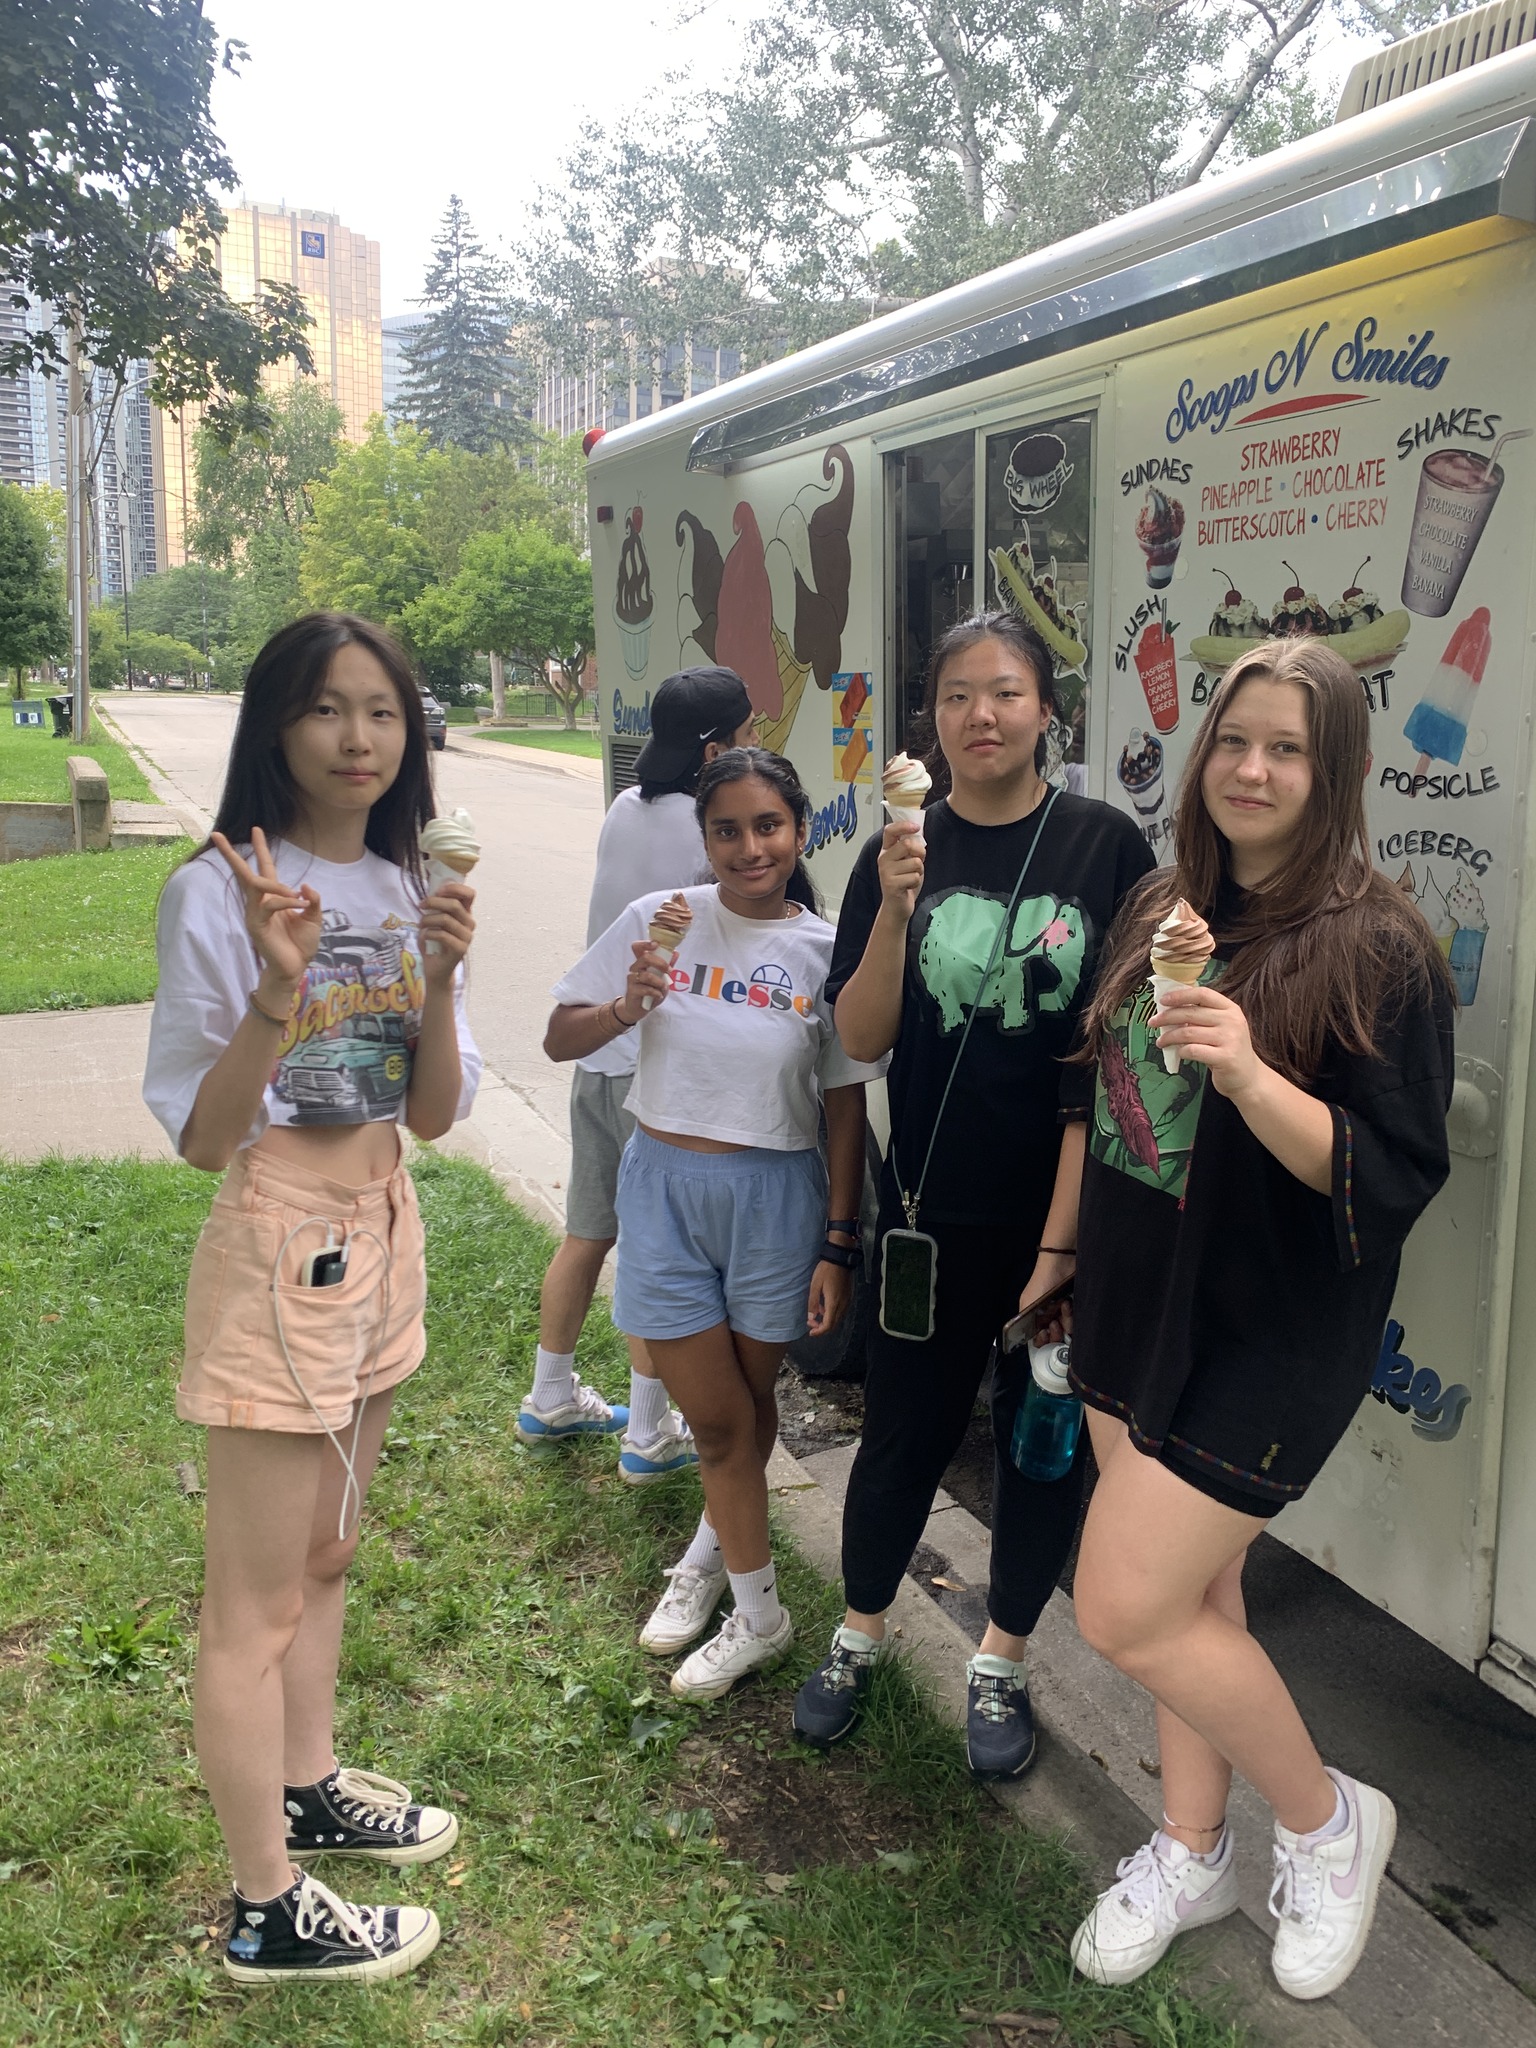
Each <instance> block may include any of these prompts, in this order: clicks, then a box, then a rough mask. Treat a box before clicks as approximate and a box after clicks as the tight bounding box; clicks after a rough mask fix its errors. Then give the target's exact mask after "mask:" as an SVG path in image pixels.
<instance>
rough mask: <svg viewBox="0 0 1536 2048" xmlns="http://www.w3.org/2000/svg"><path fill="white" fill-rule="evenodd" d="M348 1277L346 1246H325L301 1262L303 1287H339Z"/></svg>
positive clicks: (300, 1273) (300, 1281)
mask: <svg viewBox="0 0 1536 2048" xmlns="http://www.w3.org/2000/svg"><path fill="white" fill-rule="evenodd" d="M346 1277H347V1248H346V1246H345V1245H344V1244H331V1245H323V1246H322V1247H321V1249H320V1250H319V1251H317V1252H308V1253H306V1255H305V1256H304V1258H303V1259H302V1260H301V1261H300V1262H299V1285H300V1286H301V1287H339V1286H340V1285H341V1283H342V1281H343V1280H345V1279H346Z"/></svg>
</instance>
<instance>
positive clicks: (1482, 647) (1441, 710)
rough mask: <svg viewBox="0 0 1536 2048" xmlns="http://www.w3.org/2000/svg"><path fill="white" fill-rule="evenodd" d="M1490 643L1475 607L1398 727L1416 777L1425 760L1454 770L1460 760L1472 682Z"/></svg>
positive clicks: (1479, 676)
mask: <svg viewBox="0 0 1536 2048" xmlns="http://www.w3.org/2000/svg"><path fill="white" fill-rule="evenodd" d="M1491 647H1492V640H1491V637H1490V635H1489V631H1488V609H1487V606H1486V605H1479V606H1478V608H1477V610H1476V611H1475V612H1473V613H1472V614H1471V615H1470V616H1469V617H1468V618H1465V619H1463V620H1462V622H1461V624H1460V625H1459V626H1458V627H1457V628H1456V630H1455V632H1454V633H1453V634H1452V635H1451V642H1450V645H1449V646H1448V647H1447V648H1446V650H1445V653H1444V654H1443V655H1442V656H1441V658H1440V666H1439V668H1438V669H1436V671H1435V673H1434V676H1433V678H1432V679H1431V681H1430V684H1429V687H1428V688H1427V689H1426V690H1425V692H1424V695H1423V696H1422V697H1421V698H1420V699H1419V701H1418V703H1417V704H1415V705H1414V707H1413V709H1412V711H1410V712H1409V714H1408V723H1407V724H1406V725H1405V726H1404V727H1403V737H1404V738H1405V739H1406V740H1407V741H1408V742H1409V744H1410V745H1411V746H1414V747H1417V749H1418V752H1419V760H1418V766H1417V767H1416V768H1415V770H1414V773H1415V774H1416V775H1422V774H1423V773H1424V771H1425V770H1426V769H1427V768H1428V766H1429V764H1430V762H1431V761H1444V762H1446V763H1447V764H1448V765H1449V766H1450V767H1452V768H1454V767H1455V766H1456V765H1457V763H1458V762H1459V761H1460V760H1461V750H1462V748H1463V747H1464V746H1465V745H1466V743H1467V726H1468V724H1469V723H1470V721H1471V717H1472V707H1473V705H1474V704H1475V703H1476V701H1477V686H1478V684H1479V683H1480V682H1481V681H1482V680H1483V670H1484V669H1485V668H1486V667H1487V666H1488V655H1489V651H1490V649H1491Z"/></svg>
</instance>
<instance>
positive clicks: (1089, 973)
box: [827, 793, 1153, 1230]
mask: <svg viewBox="0 0 1536 2048" xmlns="http://www.w3.org/2000/svg"><path fill="white" fill-rule="evenodd" d="M923 831H924V838H925V840H926V842H927V854H926V859H925V863H924V869H923V886H922V889H921V891H920V893H919V895H918V899H917V907H916V909H915V911H914V913H913V916H912V921H911V923H910V924H909V925H908V927H907V934H906V968H905V973H904V977H903V982H902V999H901V1029H900V1031H899V1033H898V1035H897V1039H896V1043H895V1046H894V1048H893V1050H892V1057H891V1070H890V1073H889V1075H888V1076H887V1086H888V1089H889V1096H890V1107H891V1131H892V1149H893V1154H894V1159H895V1168H896V1172H897V1175H898V1177H899V1178H900V1179H901V1181H902V1183H903V1185H904V1186H905V1187H906V1188H907V1190H908V1191H912V1190H915V1188H916V1185H917V1182H918V1179H919V1177H920V1175H921V1173H922V1167H923V1157H924V1154H925V1153H926V1151H927V1148H928V1142H929V1139H930V1137H931V1136H932V1135H933V1131H934V1125H935V1122H936V1120H937V1119H938V1113H939V1103H940V1101H941V1099H942V1097H943V1094H944V1089H945V1086H946V1084H947V1082H948V1081H949V1077H950V1072H951V1069H952V1068H954V1065H955V1053H956V1050H957V1048H958V1046H959V1044H960V1036H961V1032H962V1031H963V1029H964V1025H965V1019H966V1016H967V1015H968V1013H969V1011H970V1007H971V1005H972V1003H973V1002H975V1001H976V999H977V996H978V994H979V995H980V997H981V1007H980V1010H979V1011H978V1014H977V1018H976V1023H975V1027H974V1029H973V1030H972V1032H971V1035H970V1037H969V1039H968V1040H967V1041H966V1046H965V1052H964V1055H963V1056H962V1058H961V1061H960V1065H959V1067H958V1069H957V1070H955V1083H954V1088H953V1090H952V1092H951V1094H950V1097H949V1103H948V1106H947V1108H946V1109H945V1111H944V1116H943V1122H942V1124H941V1125H940V1127H939V1132H938V1138H937V1141H936V1143H935V1145H934V1149H933V1161H932V1164H931V1165H930V1167H929V1169H928V1176H927V1179H926V1181H925V1183H924V1187H923V1201H922V1213H923V1215H924V1216H927V1217H929V1218H930V1219H931V1220H932V1221H933V1222H936V1223H987V1224H994V1225H995V1224H999V1223H1008V1224H1017V1225H1018V1226H1019V1227H1020V1228H1021V1229H1025V1230H1028V1229H1035V1228H1037V1227H1038V1225H1039V1224H1041V1223H1042V1222H1043V1221H1044V1219H1045V1212H1046V1210H1047V1209H1048V1208H1049V1206H1050V1198H1051V1187H1052V1183H1053V1182H1054V1179H1055V1174H1056V1160H1057V1156H1058V1153H1059V1150H1060V1143H1061V1135H1060V1126H1061V1121H1062V1117H1063V1115H1064V1114H1066V1115H1069V1116H1079V1115H1086V1114H1087V1112H1088V1107H1089V1103H1090V1100H1091V1097H1092V1092H1093V1077H1092V1073H1091V1071H1090V1070H1089V1069H1088V1068H1086V1067H1080V1066H1067V1065H1066V1064H1065V1062H1066V1060H1067V1056H1068V1055H1069V1054H1070V1052H1071V1051H1072V1048H1073V1045H1074V1043H1075V1039H1076V1034H1077V1025H1078V1018H1079V1017H1080V1015H1081V1013H1082V1008H1083V1004H1084V1002H1085V1001H1086V1000H1087V998H1088V995H1089V993H1090V992H1091V990H1092V986H1093V977H1094V975H1095V973H1096V972H1097V970H1098V961H1099V950H1100V948H1101V946H1102V944H1103V940H1104V934H1105V932H1106V931H1107V930H1108V929H1109V926H1110V923H1111V921H1112V920H1113V918H1114V915H1115V912H1116V910H1117V909H1118V908H1119V906H1120V902H1121V899H1122V897H1123V896H1124V895H1125V893H1126V891H1127V890H1128V889H1129V888H1130V887H1131V885H1132V884H1133V883H1134V882H1136V881H1138V880H1139V879H1140V877H1141V876H1142V875H1143V874H1145V873H1146V872H1147V870H1148V869H1149V868H1150V867H1151V866H1152V865H1153V861H1152V856H1151V854H1150V852H1149V851H1148V849H1147V845H1146V841H1145V840H1144V839H1143V838H1142V836H1141V834H1140V832H1139V831H1138V830H1137V828H1136V826H1135V824H1134V823H1133V822H1132V820H1131V819H1129V818H1126V817H1124V816H1122V815H1121V813H1120V812H1118V811H1115V810H1112V809H1111V808H1110V807H1109V805H1108V804H1102V803H1098V802H1096V801H1094V800H1093V799H1092V798H1090V797H1077V796H1072V795H1070V794H1067V793H1063V794H1062V795H1060V796H1058V797H1057V799H1056V802H1055V805H1054V806H1053V808H1052V810H1051V811H1050V813H1049V815H1048V816H1047V817H1045V819H1044V821H1043V823H1042V820H1041V818H1040V817H1039V816H1038V815H1037V814H1035V813H1031V815H1030V816H1028V817H1026V818H1020V819H1018V820H1016V821H1015V822H1014V823H1013V824H1010V825H975V824H972V823H971V822H970V820H968V819H965V818H961V817H959V816H957V815H956V813H955V812H954V811H952V810H951V809H950V807H949V804H948V803H947V802H940V803H937V804H934V805H931V806H930V808H929V809H928V811H927V812H926V814H925V818H924V827H923ZM1037 831H1038V832H1039V834H1040V844H1039V850H1038V851H1037V852H1036V854H1035V855H1034V858H1033V860H1032V861H1031V863H1030V867H1029V872H1028V874H1027V875H1026V877H1025V880H1024V894H1023V897H1022V899H1021V901H1020V902H1019V903H1018V904H1017V905H1016V906H1015V908H1014V912H1013V916H1012V918H1011V919H1010V920H1009V928H1008V931H1007V932H1006V934H1005V935H1004V942H1003V946H1002V949H1001V952H1000V954H999V957H998V960H997V964H996V965H995V966H994V968H993V970H992V973H991V974H990V975H989V976H988V977H987V986H986V988H985V989H984V990H983V989H982V987H981V980H982V974H983V972H984V970H985V968H986V965H987V961H988V959H989V958H990V957H991V954H992V948H993V945H994V943H995V942H996V939H997V936H998V931H999V928H1000V926H1001V924H1002V922H1003V919H1004V917H1005V916H1006V915H1007V911H1008V904H1009V901H1010V899H1011V898H1012V896H1013V893H1014V890H1015V888H1016V887H1017V885H1018V881H1019V871H1020V869H1021V868H1022V867H1023V864H1024V860H1025V856H1026V855H1027V854H1028V853H1029V850H1030V847H1031V846H1032V845H1033V843H1034V839H1035V834H1036V832H1037ZM879 856H880V841H879V840H878V839H877V838H876V839H870V840H868V841H867V842H866V843H865V845H864V846H863V847H861V848H860V851H859V857H858V859H857V861H856V862H855V863H854V870H853V874H852V877H851V878H850V880H849V884H848V889H847V893H846V894H845V895H844V898H843V907H842V913H841V915H840V916H839V918H838V925H837V943H836V946H835V948H834V950H833V954H832V968H831V972H830V973H829V974H828V977H827V999H828V1001H829V1002H831V1003H835V1002H836V1000H837V997H838V996H839V994H840V993H841V992H842V990H843V988H844V987H845V986H846V984H847V983H848V982H849V981H850V980H851V979H852V977H853V974H854V972H855V970H856V969H857V967H858V965H859V962H860V961H861V960H862V959H863V957H864V949H865V947H866V945H867V944H868V942H869V935H870V933H871V931H872V930H873V929H874V924H875V919H876V917H877V916H878V914H879V910H880V877H879V872H878V867H877V862H878V860H879Z"/></svg>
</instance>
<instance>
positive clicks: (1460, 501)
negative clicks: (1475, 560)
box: [1403, 436, 1509, 619]
mask: <svg viewBox="0 0 1536 2048" xmlns="http://www.w3.org/2000/svg"><path fill="white" fill-rule="evenodd" d="M1505 438H1506V439H1507V438H1509V437H1508V436H1506V437H1505ZM1495 452H1497V451H1495ZM1503 488H1504V471H1503V469H1502V467H1501V466H1500V465H1499V464H1498V463H1497V462H1494V461H1493V460H1492V459H1491V458H1490V457H1489V456H1486V455H1474V454H1473V453H1472V452H1471V451H1470V450H1469V449H1466V448H1437V449H1436V451H1435V453H1434V454H1433V455H1429V456H1426V457H1425V460H1424V467H1423V468H1422V469H1421V470H1420V471H1419V495H1418V498H1417V500H1416V502H1415V504H1414V508H1413V525H1412V527H1411V529H1410V531H1409V535H1408V558H1407V560H1406V561H1405V562H1404V564H1403V603H1404V604H1405V605H1407V607H1408V609H1409V611H1411V612H1419V613H1421V614H1422V615H1423V616H1424V617H1425V618H1427V619H1443V618H1444V617H1445V615H1446V613H1447V612H1448V611H1449V610H1450V608H1451V606H1452V605H1453V604H1454V603H1455V602H1456V593H1457V591H1458V590H1460V588H1461V579H1462V578H1463V576H1465V575H1466V573H1467V570H1468V569H1469V568H1470V566H1471V563H1472V557H1473V555H1474V554H1476V552H1477V544H1478V542H1479V541H1480V540H1481V539H1482V537H1483V528H1484V527H1485V526H1486V525H1487V524H1488V518H1489V514H1490V513H1491V512H1492V511H1493V508H1494V506H1495V504H1497V502H1498V496H1499V492H1500V491H1501V490H1502V489H1503Z"/></svg>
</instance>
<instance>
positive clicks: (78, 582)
mask: <svg viewBox="0 0 1536 2048" xmlns="http://www.w3.org/2000/svg"><path fill="white" fill-rule="evenodd" d="M85 393H86V384H85V378H84V375H83V372H82V366H81V359H80V325H79V322H78V320H77V319H75V318H73V317H71V319H70V323H69V415H68V423H67V427H68V430H67V432H66V434H65V439H64V458H65V460H64V471H65V481H66V483H67V485H68V499H69V614H70V624H71V628H72V632H73V640H74V664H75V738H76V740H77V741H80V742H85V741H87V740H89V738H90V736H91V628H90V610H91V508H90V497H89V493H90V414H89V413H88V411H87V410H86V398H85Z"/></svg>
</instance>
